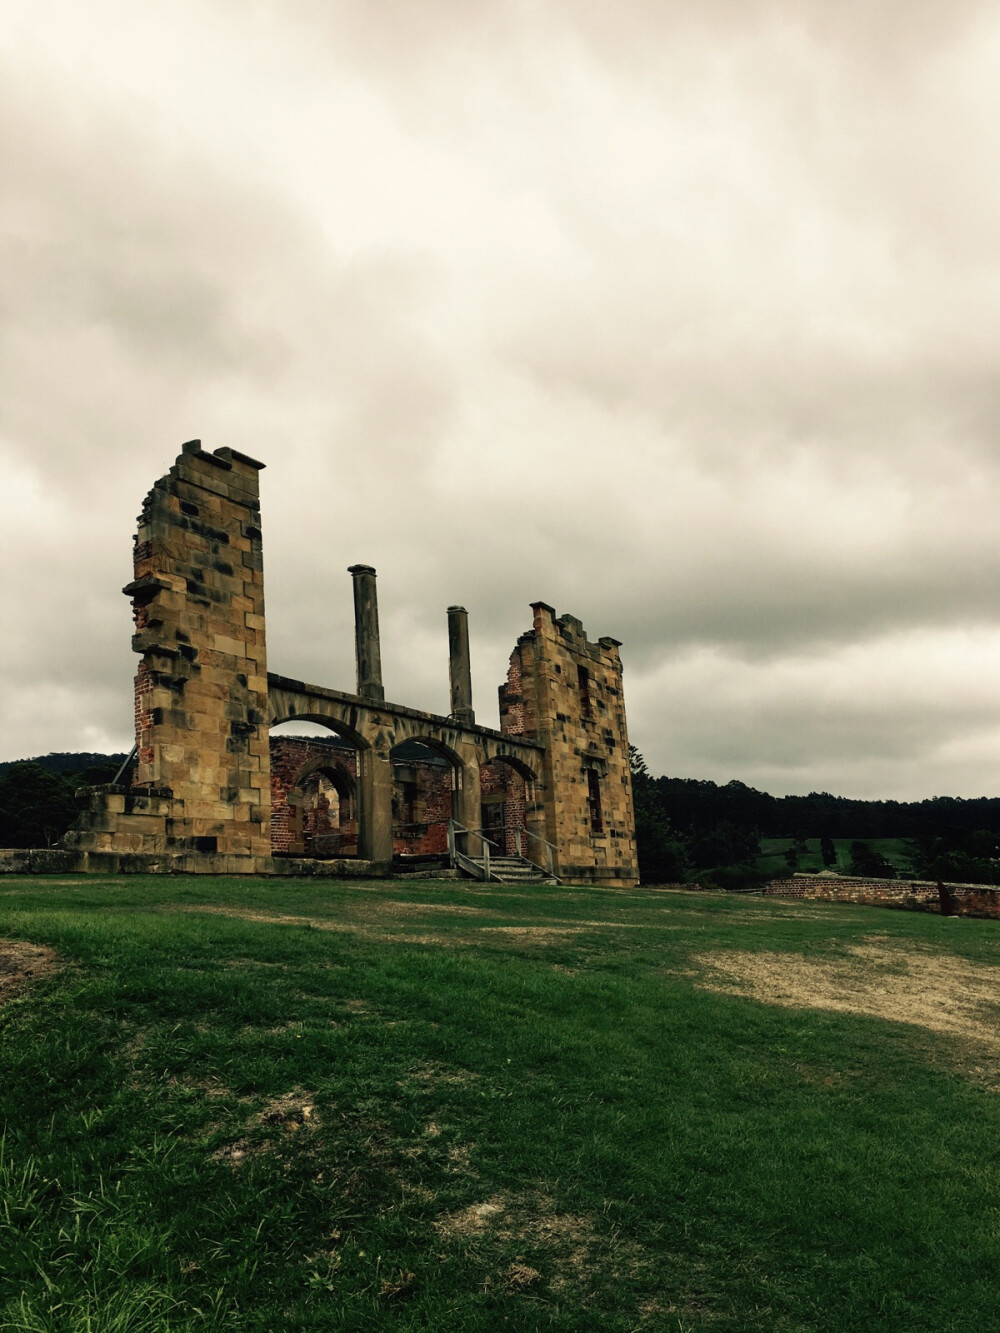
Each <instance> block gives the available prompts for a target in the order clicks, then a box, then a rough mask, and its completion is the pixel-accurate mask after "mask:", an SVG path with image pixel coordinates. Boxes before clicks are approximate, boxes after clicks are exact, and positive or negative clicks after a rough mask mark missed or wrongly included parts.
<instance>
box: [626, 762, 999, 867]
mask: <svg viewBox="0 0 1000 1333" xmlns="http://www.w3.org/2000/svg"><path fill="white" fill-rule="evenodd" d="M632 777H633V782H634V786H635V801H636V822H637V837H638V842H639V861H640V870H641V872H642V877H643V880H644V882H646V883H657V882H660V883H663V882H669V881H671V880H679V879H683V878H694V877H697V878H698V879H699V880H701V881H702V882H705V881H709V882H713V883H716V884H718V885H719V887H722V888H737V887H750V886H752V885H753V883H754V882H755V880H763V879H766V878H768V877H769V876H770V875H771V874H773V873H774V867H773V864H767V865H761V864H760V862H761V861H762V860H763V859H764V858H762V856H761V841H762V839H768V840H774V839H787V840H788V846H787V850H786V851H785V853H784V859H785V864H786V866H787V868H788V869H790V870H795V869H798V868H799V858H800V855H801V854H802V853H803V852H804V851H805V846H806V844H807V842H808V840H810V839H816V840H819V842H820V844H821V846H822V848H823V862H824V863H825V864H826V865H827V866H830V867H833V866H835V865H837V854H836V847H835V843H836V842H837V841H838V840H839V841H843V840H845V839H849V840H850V844H851V858H850V860H849V862H848V864H847V865H846V867H843V868H845V869H847V870H849V871H851V872H852V873H856V874H860V875H880V876H883V877H885V878H894V877H895V875H896V873H897V871H898V870H901V869H904V865H903V864H902V862H900V861H899V860H897V861H895V862H894V861H892V860H890V859H888V858H887V857H886V856H885V855H884V854H883V852H882V851H880V850H879V849H878V848H875V847H872V845H871V844H872V842H873V841H874V842H879V843H881V842H884V841H885V840H886V839H905V840H906V846H907V854H906V859H905V869H906V871H907V872H909V871H912V873H913V874H915V875H918V876H920V877H921V878H928V879H946V880H952V881H961V882H966V883H979V884H991V883H996V882H997V879H998V877H1000V860H998V858H1000V797H977V798H974V799H971V800H966V799H963V798H962V797H958V796H934V797H931V798H930V799H928V800H924V801H910V802H907V801H861V800H855V799H852V798H851V797H846V796H832V795H831V794H830V793H829V792H811V793H810V794H809V795H808V796H771V795H769V794H768V793H767V792H761V791H756V790H755V789H754V788H753V787H748V786H747V785H746V784H745V783H743V782H737V781H733V782H728V783H726V785H725V786H719V785H718V783H715V782H710V781H708V780H706V779H703V778H671V777H653V776H652V774H651V773H650V772H649V770H648V768H647V767H646V763H645V761H644V760H643V758H642V755H641V754H639V753H638V751H637V750H635V749H634V748H633V750H632ZM768 850H769V853H770V855H769V857H768V858H767V861H768V862H769V863H770V862H773V847H771V848H769V849H768Z"/></svg>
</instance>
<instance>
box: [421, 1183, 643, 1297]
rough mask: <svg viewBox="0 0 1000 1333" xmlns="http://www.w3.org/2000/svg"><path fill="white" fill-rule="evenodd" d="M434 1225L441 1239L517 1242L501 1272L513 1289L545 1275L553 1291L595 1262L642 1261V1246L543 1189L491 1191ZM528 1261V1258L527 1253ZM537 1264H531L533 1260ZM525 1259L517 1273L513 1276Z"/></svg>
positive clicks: (581, 1281)
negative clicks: (567, 1208) (567, 1209)
mask: <svg viewBox="0 0 1000 1333" xmlns="http://www.w3.org/2000/svg"><path fill="white" fill-rule="evenodd" d="M434 1226H435V1228H436V1230H437V1232H438V1234H439V1235H440V1236H441V1238H442V1239H443V1240H446V1241H452V1242H457V1243H462V1242H465V1243H472V1244H476V1243H479V1244H486V1243H488V1242H490V1241H497V1242H500V1243H502V1244H503V1245H504V1246H505V1247H507V1248H508V1250H509V1248H510V1246H511V1245H512V1244H513V1245H516V1246H517V1248H518V1249H523V1250H524V1251H525V1253H524V1254H519V1255H518V1256H517V1260H516V1264H515V1265H512V1266H510V1267H508V1268H507V1269H506V1271H505V1272H503V1273H501V1274H500V1275H499V1281H500V1283H501V1285H503V1286H506V1287H507V1288H508V1289H511V1287H512V1285H513V1287H514V1288H516V1287H517V1286H520V1287H522V1288H523V1287H526V1286H530V1285H534V1283H535V1282H536V1281H539V1280H541V1279H542V1278H543V1277H544V1278H545V1279H546V1280H547V1281H548V1283H549V1285H550V1287H551V1288H552V1289H553V1290H554V1291H559V1290H565V1289H566V1288H568V1287H571V1286H572V1287H574V1288H579V1287H581V1286H585V1285H586V1284H587V1282H588V1280H589V1277H590V1274H591V1273H593V1271H594V1270H595V1268H598V1267H610V1268H613V1269H615V1270H616V1271H617V1272H619V1273H621V1272H625V1271H630V1272H635V1271H637V1269H638V1268H639V1267H641V1266H642V1264H643V1263H644V1255H643V1251H642V1249H641V1248H640V1247H639V1246H638V1245H635V1244H633V1243H632V1242H628V1241H624V1240H622V1239H621V1238H620V1237H616V1236H610V1235H602V1234H601V1233H600V1232H599V1231H598V1229H597V1228H596V1227H595V1226H594V1224H593V1222H592V1221H591V1220H590V1218H588V1217H585V1216H583V1215H580V1214H575V1213H563V1212H560V1211H559V1210H558V1209H557V1208H556V1206H555V1203H554V1201H553V1200H552V1199H551V1198H550V1197H549V1195H547V1194H545V1193H543V1192H538V1193H534V1192H529V1193H523V1194H509V1193H501V1194H494V1195H492V1196H491V1197H490V1198H488V1199H484V1200H483V1201H482V1202H481V1203H474V1204H470V1205H469V1207H467V1208H463V1209H460V1210H459V1211H458V1212H454V1213H446V1214H444V1215H443V1216H441V1217H439V1218H438V1220H437V1221H436V1222H435V1223H434ZM529 1254H530V1256H531V1262H530V1264H529V1263H528V1255H529ZM534 1264H538V1265H540V1269H539V1268H535V1267H534V1266H533V1265H534ZM521 1265H523V1274H522V1277H521V1278H520V1279H518V1278H517V1277H514V1278H513V1284H512V1283H511V1280H510V1279H511V1276H512V1274H513V1270H514V1268H516V1267H519V1266H521Z"/></svg>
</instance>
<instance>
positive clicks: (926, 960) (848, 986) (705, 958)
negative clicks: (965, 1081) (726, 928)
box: [694, 937, 1000, 1054]
mask: <svg viewBox="0 0 1000 1333" xmlns="http://www.w3.org/2000/svg"><path fill="white" fill-rule="evenodd" d="M847 953H848V956H847V957H837V958H822V959H821V958H809V957H805V956H804V955H802V954H797V953H749V952H743V951H739V950H733V951H723V952H717V953H710V954H701V955H699V956H696V957H695V959H694V961H695V962H697V963H699V964H700V965H701V966H702V967H703V968H704V969H705V970H706V972H707V974H708V976H707V978H706V979H704V980H703V981H702V982H701V983H700V984H701V985H702V986H704V987H705V988H706V989H708V990H714V991H718V992H720V993H721V994H728V995H742V996H746V997H748V998H750V999H754V1000H760V1001H762V1002H763V1003H765V1004H777V1005H783V1006H786V1007H788V1008H792V1009H829V1010H834V1011H837V1012H841V1013H850V1014H864V1015H866V1016H869V1017H874V1018H885V1019H889V1020H890V1021H892V1022H895V1023H910V1024H913V1025H915V1026H917V1027H922V1028H926V1029H927V1030H929V1031H931V1032H938V1033H945V1034H947V1035H949V1036H956V1037H962V1038H965V1039H967V1040H972V1041H975V1042H977V1043H980V1044H981V1045H984V1046H986V1047H988V1048H989V1049H990V1050H991V1052H993V1053H994V1054H1000V1003H998V995H1000V989H998V987H1000V968H996V967H988V966H984V965H983V964H981V963H970V962H968V961H966V960H965V959H963V958H957V957H955V956H954V955H951V954H940V953H934V952H932V951H930V950H922V949H920V948H919V947H916V946H912V945H910V946H906V947H904V946H902V945H900V946H896V947H890V946H888V945H887V944H886V943H884V942H883V939H882V938H881V937H877V938H876V940H875V941H874V942H872V941H869V942H868V943H865V944H859V945H856V946H854V947H853V948H850V949H848V951H847Z"/></svg>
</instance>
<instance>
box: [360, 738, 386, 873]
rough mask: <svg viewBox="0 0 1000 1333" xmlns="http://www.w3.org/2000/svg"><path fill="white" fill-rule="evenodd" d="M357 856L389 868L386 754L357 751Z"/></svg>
mask: <svg viewBox="0 0 1000 1333" xmlns="http://www.w3.org/2000/svg"><path fill="white" fill-rule="evenodd" d="M358 769H359V774H358V776H359V782H358V787H359V793H358V794H359V796H360V798H361V799H360V801H359V806H360V809H359V811H358V856H359V857H361V858H362V859H363V860H365V861H371V862H372V863H373V864H374V865H377V866H382V867H384V868H385V869H386V870H388V869H389V867H390V866H391V865H392V763H391V761H390V759H389V751H388V750H382V749H374V748H372V749H370V750H361V751H359V752H358Z"/></svg>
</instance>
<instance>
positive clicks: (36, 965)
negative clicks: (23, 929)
mask: <svg viewBox="0 0 1000 1333" xmlns="http://www.w3.org/2000/svg"><path fill="white" fill-rule="evenodd" d="M57 967H58V963H57V962H56V955H55V950H54V949H49V948H48V947H46V946H45V945H43V944H30V943H29V942H28V941H27V940H0V1005H2V1004H6V1003H7V1001H8V1000H12V999H13V998H14V996H15V995H17V994H19V993H20V992H21V991H22V990H24V989H25V987H26V986H28V985H29V984H30V983H31V982H32V981H40V980H41V978H42V977H46V976H48V975H49V974H50V973H52V972H55V970H56V968H57Z"/></svg>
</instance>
